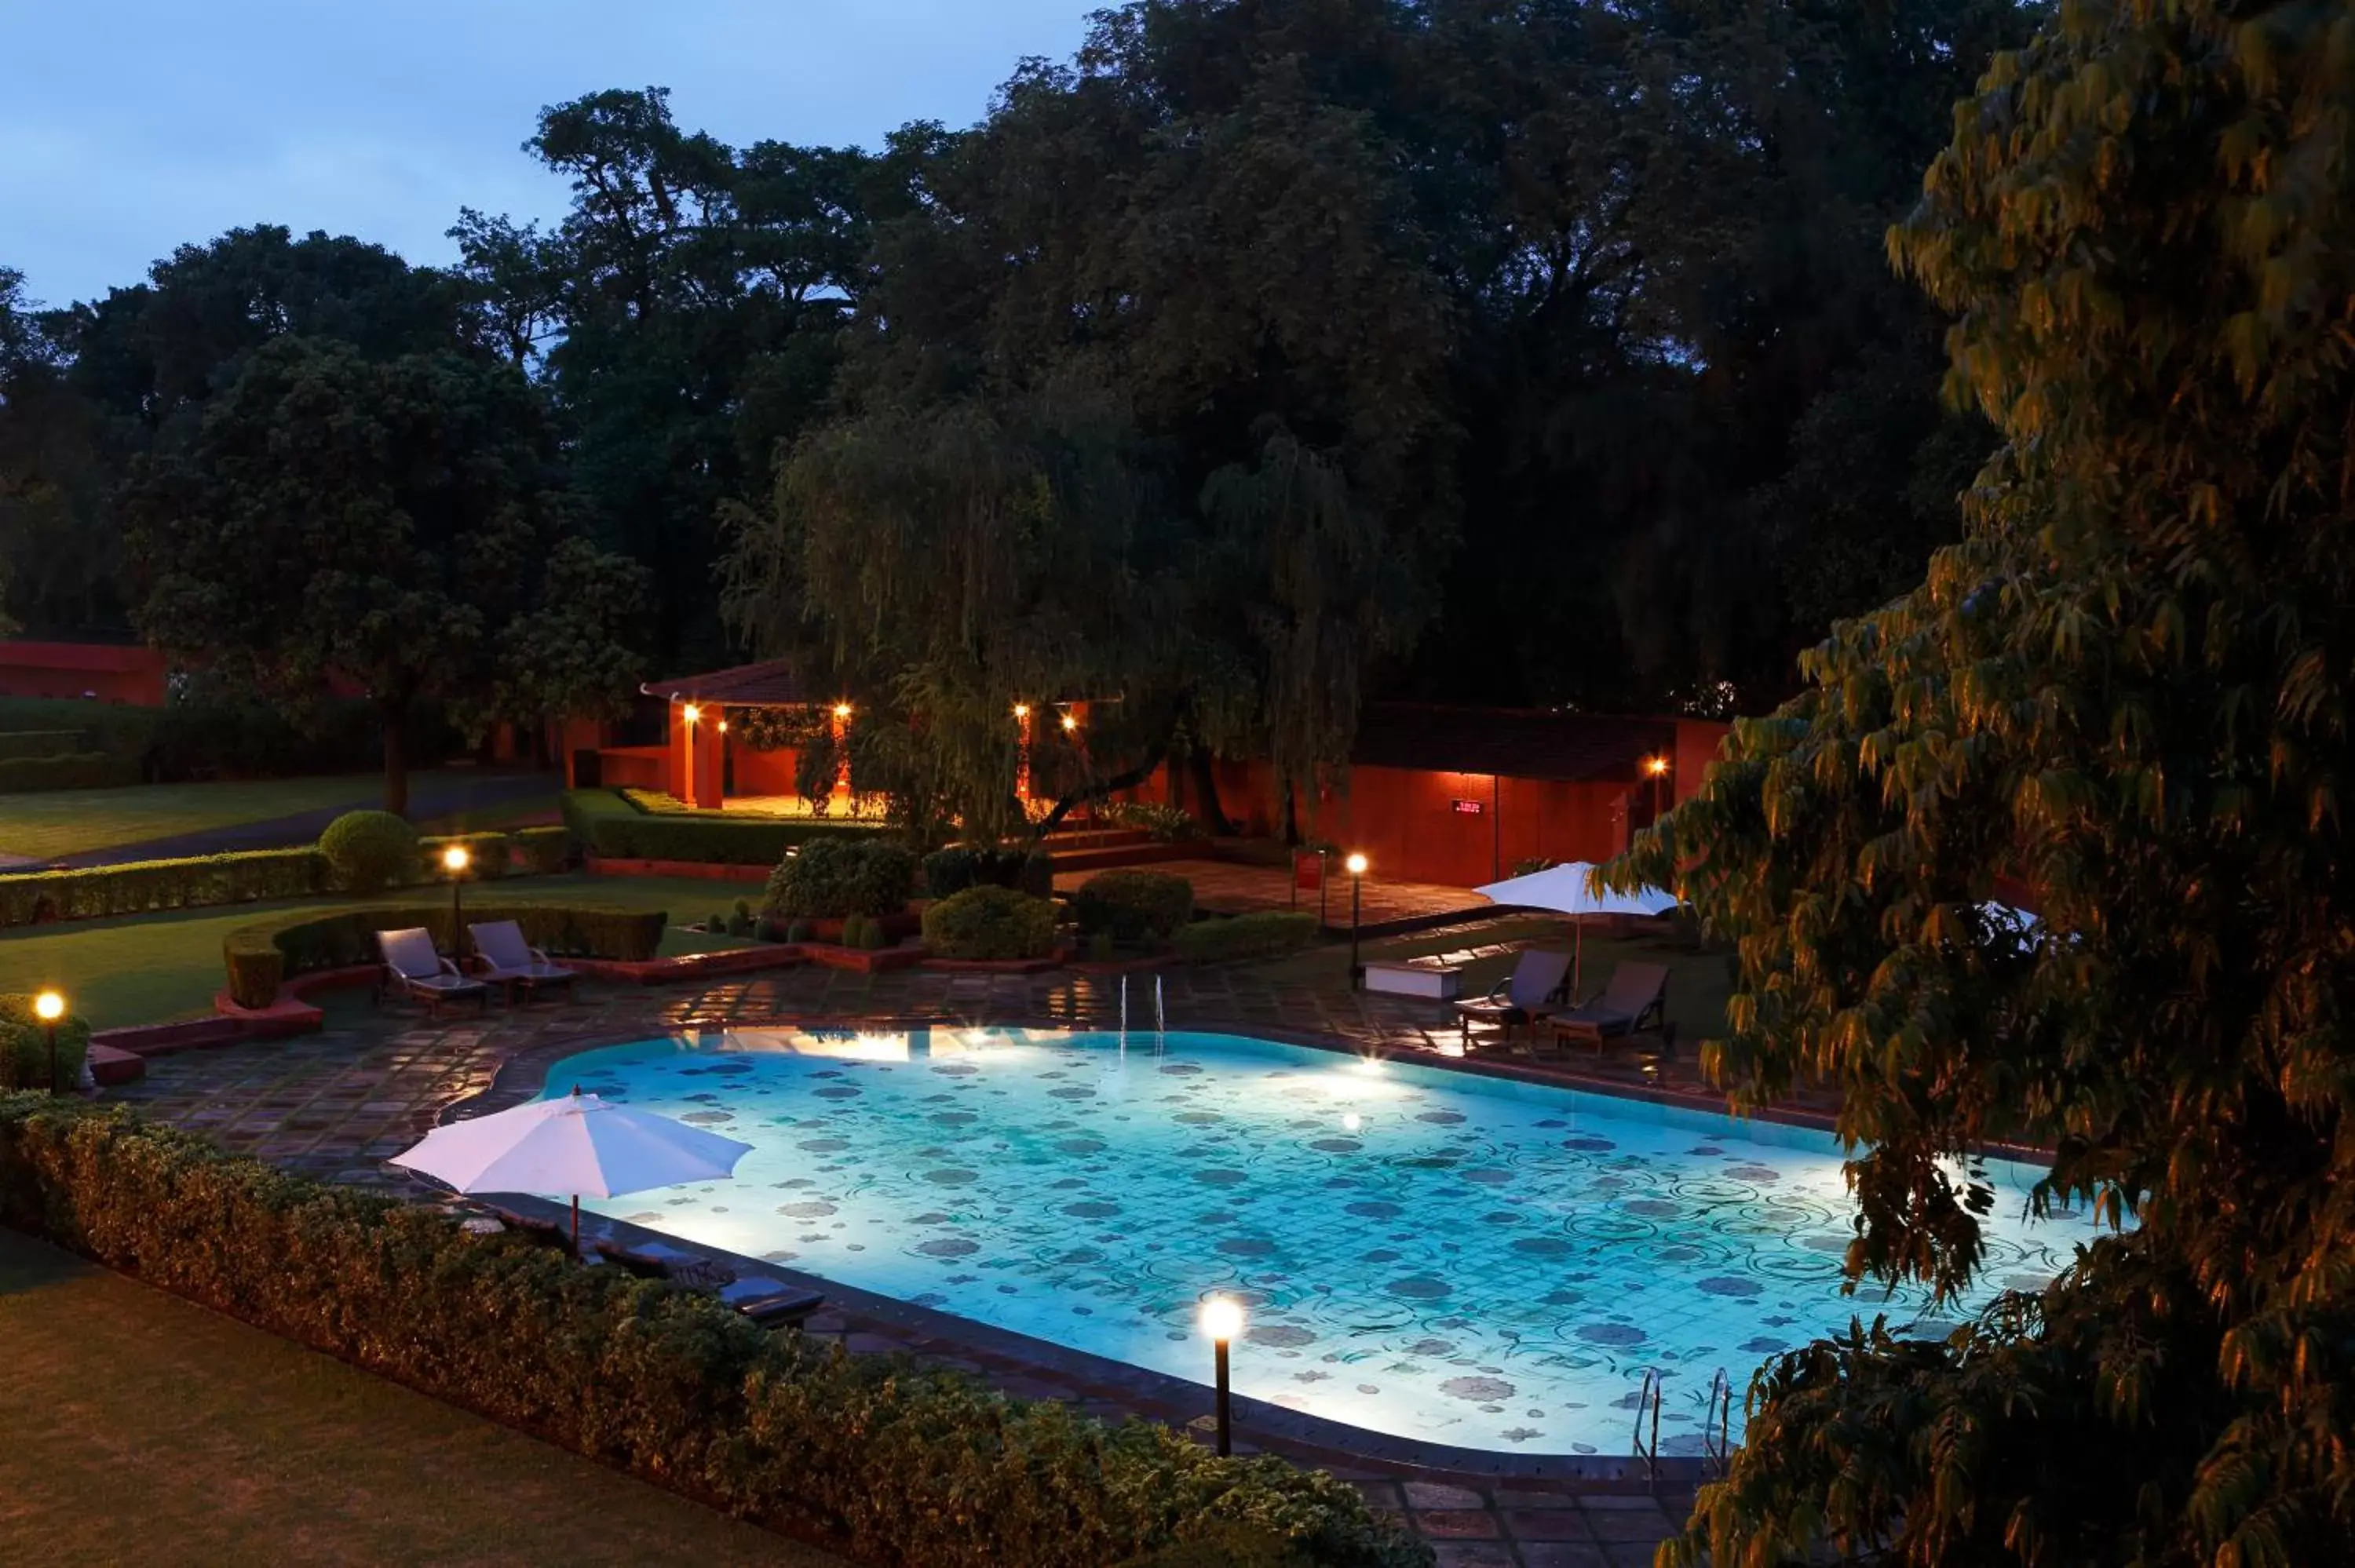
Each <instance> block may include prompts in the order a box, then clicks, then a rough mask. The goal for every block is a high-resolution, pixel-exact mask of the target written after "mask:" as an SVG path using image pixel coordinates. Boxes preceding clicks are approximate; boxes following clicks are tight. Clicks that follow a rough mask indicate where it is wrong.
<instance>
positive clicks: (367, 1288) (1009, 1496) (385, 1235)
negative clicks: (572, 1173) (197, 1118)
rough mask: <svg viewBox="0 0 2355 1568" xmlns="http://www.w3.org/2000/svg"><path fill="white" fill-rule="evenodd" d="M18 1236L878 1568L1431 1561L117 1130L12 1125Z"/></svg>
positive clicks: (1177, 1444)
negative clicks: (1203, 1560) (1205, 1547)
mask: <svg viewBox="0 0 2355 1568" xmlns="http://www.w3.org/2000/svg"><path fill="white" fill-rule="evenodd" d="M0 1224H10V1225H14V1226H17V1227H19V1228H22V1229H26V1230H28V1231H32V1232H35V1233H36V1234H45V1235H47V1236H48V1237H50V1238H51V1239H53V1240H55V1241H57V1242H59V1243H60V1244H62V1245H67V1246H69V1247H72V1248H74V1249H75V1250H77V1251H80V1252H83V1253H86V1254H87V1255H91V1256H92V1257H95V1258H97V1259H98V1260H99V1261H101V1262H102V1263H105V1264H107V1265H109V1266H112V1267H116V1268H120V1269H123V1270H124V1271H125V1272H127V1273H131V1274H134V1275H136V1276H138V1277H140V1278H142V1279H144V1280H146V1281H147V1282H148V1283H150V1284H152V1285H155V1286H159V1287H163V1288H165V1289H167V1290H171V1291H174V1292H176V1293H177V1294H179V1295H182V1296H186V1297H188V1298H191V1299H193V1300H197V1301H200V1302H203V1303H204V1304H206V1305H207V1306H209V1307H212V1308H216V1309H217V1310H219V1311H222V1312H226V1313H228V1314H229V1315H230V1316H231V1317H235V1318H238V1319H242V1320H244V1321H246V1322H249V1323H252V1324H255V1325H256V1326H258V1327H261V1328H263V1329H267V1330H271V1331H272V1332H273V1333H278V1334H282V1335H284V1336H286V1337H287V1338H289V1339H292V1340H297V1341H299V1342H301V1343H304V1344H306V1345H311V1346H313V1347H314V1348H316V1349H319V1350H322V1351H327V1352H329V1353H330V1354H333V1355H337V1356H340V1357H342V1358H344V1359H345V1360H346V1361H352V1362H355V1363H357V1365H360V1366H363V1367H366V1368H368V1369H369V1370H371V1371H374V1372H381V1373H383V1374H385V1375H387V1376H389V1377H392V1378H395V1379H397V1380H398V1381H400V1382H402V1383H407V1384H409V1385H410V1386H411V1387H414V1388H418V1389H421V1390H422V1391H424V1392H426V1393H432V1394H436V1395H439V1396H441V1397H442V1398H446V1399H450V1400H452V1401H453V1402H455V1403H458V1404H464V1405H466V1406H468V1407H469V1408H472V1409H475V1410H479V1411H481V1412H483V1413H485V1414H488V1415H490V1416H492V1417H494V1418H495V1419H497V1420H501V1421H506V1422H509V1423H512V1424H514V1425H517V1426H521V1427H523V1428H525V1429H527V1430H529V1431H533V1432H536V1433H538V1434H539V1435H541V1436H545V1437H547V1438H548V1439H549V1440H550V1441H552V1442H556V1443H559V1444H561V1445H563V1446H566V1447H569V1448H572V1449H575V1450H577V1451H579V1452H581V1453H583V1454H586V1455H589V1456H591V1457H593V1458H597V1459H600V1460H602V1461H605V1462H607V1463H610V1464H614V1465H618V1466H621V1467H625V1468H627V1469H630V1470H632V1471H634V1472H635V1473H637V1474H639V1475H642V1476H644V1477H645V1478H648V1479H650V1480H654V1481H656V1482H658V1483H660V1484H663V1485H665V1486H668V1487H671V1488H674V1489H677V1490H679V1491H682V1492H686V1493H687V1494H688V1495H690V1496H694V1497H698V1498H702V1499H706V1500H709V1501H710V1502H714V1503H717V1504H719V1505H720V1506H722V1507H725V1508H728V1509H730V1510H733V1511H735V1512H738V1513H741V1514H743V1515H747V1516H749V1517H752V1518H756V1519H761V1520H767V1521H771V1522H773V1523H778V1524H784V1525H788V1526H794V1527H799V1528H804V1529H808V1530H812V1531H817V1532H820V1533H822V1534H824V1535H826V1536H827V1537H830V1538H832V1539H834V1540H836V1541H837V1542H841V1543H842V1544H843V1545H844V1546H845V1547H846V1548H847V1550H848V1551H850V1552H853V1553H855V1554H856V1555H858V1557H860V1558H861V1559H863V1560H865V1561H868V1562H876V1563H925V1564H928V1565H934V1568H985V1565H989V1568H995V1565H997V1564H1004V1563H1023V1564H1025V1565H1026V1568H1099V1565H1101V1564H1103V1563H1117V1562H1121V1561H1123V1560H1124V1559H1127V1558H1131V1557H1135V1556H1137V1555H1139V1554H1142V1553H1146V1552H1156V1551H1158V1550H1160V1549H1162V1548H1164V1547H1167V1546H1170V1545H1173V1544H1177V1543H1180V1542H1188V1541H1194V1540H1198V1539H1216V1538H1220V1537H1222V1536H1223V1537H1226V1538H1228V1539H1235V1538H1236V1537H1234V1535H1233V1534H1232V1532H1233V1531H1237V1530H1238V1529H1243V1530H1248V1531H1256V1532H1263V1533H1264V1534H1267V1535H1272V1536H1273V1537H1275V1538H1277V1539H1278V1540H1280V1541H1282V1542H1286V1543H1288V1544H1289V1545H1290V1546H1291V1547H1292V1548H1293V1549H1294V1550H1295V1552H1297V1553H1298V1560H1299V1561H1301V1562H1304V1563H1311V1564H1330V1565H1332V1568H1424V1565H1427V1564H1428V1563H1430V1560H1431V1559H1430V1553H1429V1552H1428V1550H1427V1549H1426V1548H1424V1547H1423V1545H1422V1544H1421V1543H1420V1542H1414V1541H1412V1539H1411V1538H1409V1537H1408V1536H1406V1535H1405V1533H1404V1532H1403V1531H1401V1529H1400V1528H1399V1527H1398V1526H1396V1525H1395V1524H1392V1523H1391V1522H1389V1521H1386V1520H1380V1519H1378V1518H1376V1517H1375V1516H1374V1515H1373V1514H1372V1513H1371V1512H1370V1511H1369V1510H1368V1509H1367V1508H1366V1506H1365V1504H1364V1502H1363V1500H1362V1499H1359V1496H1358V1495H1357V1493H1356V1492H1355V1491H1354V1490H1352V1489H1350V1488H1349V1487H1348V1486H1347V1485H1346V1484H1345V1483H1343V1482H1341V1481H1338V1480H1336V1479H1334V1478H1332V1477H1330V1476H1327V1475H1323V1474H1321V1473H1317V1472H1310V1471H1301V1470H1295V1469H1294V1468H1293V1467H1290V1466H1288V1465H1285V1464H1284V1463H1283V1462H1282V1461H1280V1460H1275V1459H1250V1460H1236V1459H1220V1458H1217V1457H1213V1456H1211V1455H1210V1454H1209V1452H1208V1451H1207V1450H1205V1449H1203V1448H1202V1447H1201V1446H1199V1445H1198V1444H1195V1443H1192V1442H1190V1441H1188V1440H1187V1439H1185V1438H1183V1437H1181V1436H1177V1434H1175V1433H1173V1432H1171V1431H1169V1430H1168V1429H1167V1428H1166V1427H1161V1426H1157V1425H1145V1424H1141V1423H1130V1424H1128V1425H1123V1426H1120V1427H1117V1428H1107V1427H1105V1426H1103V1425H1100V1424H1098V1423H1095V1422H1092V1421H1089V1420H1086V1419H1085V1418H1083V1417H1081V1416H1078V1415H1075V1414H1072V1413H1071V1411H1069V1410H1068V1409H1067V1408H1065V1407H1064V1406H1062V1405H1060V1404H1054V1403H1051V1402H1048V1403H1039V1404H1028V1403H1024V1402H1020V1401H1016V1400H1010V1399H1007V1398H1004V1397H1002V1396H1000V1395H997V1394H994V1393H989V1392H987V1391H986V1390H984V1389H982V1388H980V1387H978V1386H977V1385H976V1384H975V1383H971V1382H969V1381H967V1380H964V1379H962V1378H959V1377H957V1376H955V1375H953V1374H950V1373H945V1372H927V1371H923V1370H920V1369H918V1368H916V1367H914V1366H912V1365H910V1364H907V1363H904V1362H887V1361H882V1360H880V1359H877V1358H868V1357H850V1356H847V1355H844V1354H843V1353H841V1352H840V1351H828V1350H822V1349H820V1348H818V1347H817V1346H815V1345H814V1344H812V1343H810V1342H808V1341H805V1340H803V1339H801V1338H800V1337H799V1336H798V1335H794V1334H774V1333H769V1332H765V1331H763V1330H760V1329H757V1328H755V1327H753V1326H752V1325H751V1324H750V1323H748V1322H745V1321H744V1320H743V1319H741V1318H739V1317H738V1316H737V1315H736V1314H735V1313H733V1312H732V1311H730V1310H729V1309H728V1308H725V1307H722V1306H720V1305H719V1303H718V1302H716V1301H713V1300H711V1299H709V1298H706V1297H702V1296H698V1295H695V1294H693V1293H690V1292H687V1291H684V1290H681V1289H678V1288H677V1287H672V1286H669V1285H666V1284H659V1283H655V1282H652V1281H643V1280H635V1279H631V1278H628V1277H622V1276H621V1275H619V1273H618V1271H616V1270H613V1269H610V1268H609V1269H585V1268H581V1267H579V1266H575V1265H572V1264H570V1262H568V1261H566V1260H564V1259H563V1258H562V1257H561V1256H560V1255H558V1254H556V1253H553V1252H551V1251H549V1249H546V1248H541V1247H534V1246H527V1245H520V1244H515V1243H510V1242H508V1241H506V1239H504V1238H501V1239H497V1240H492V1241H488V1242H485V1241H483V1240H478V1239H473V1238H468V1237H465V1236H463V1235H461V1234H459V1233H458V1232H457V1230H456V1228H455V1226H454V1225H453V1224H452V1223H451V1222H450V1221H449V1220H448V1219H447V1218H446V1217H443V1216H441V1215H438V1214H433V1213H427V1212H424V1211H422V1210H420V1209H416V1208H412V1207H406V1206H403V1205H400V1204H397V1203H393V1202H388V1201H386V1200H383V1199H380V1198H375V1197H370V1196H366V1195H362V1194H358V1193H354V1192H344V1191H339V1190H336V1189H332V1188H329V1187H326V1186H325V1185H323V1184H321V1183H318V1182H315V1181H309V1180H307V1179H304V1178H302V1177H297V1176H293V1175H288V1174H285V1173H283V1172H280V1171H273V1170H272V1169H270V1168H269V1167H267V1166H265V1165H262V1164H261V1163H259V1162H257V1161H254V1160H245V1159H238V1158H231V1157H229V1156H226V1155H223V1154H221V1153H220V1152H218V1150H213V1149H212V1148H210V1147H209V1146H208V1145H206V1144H203V1143H201V1142H200V1141H198V1140H197V1139H193V1138H189V1137H186V1136H185V1135H183V1134H180V1133H176V1132H174V1131H171V1130H169V1129H165V1128H156V1127H152V1126H148V1125H146V1124H144V1123H142V1122H140V1121H138V1120H137V1119H135V1118H133V1117H131V1116H129V1115H128V1114H126V1113H123V1112H121V1111H115V1112H111V1113H110V1112H101V1111H97V1110H94V1109H92V1108H91V1107H85V1106H81V1105H79V1104H76V1105H72V1106H69V1107H52V1106H51V1105H50V1104H49V1103H48V1101H47V1099H46V1098H45V1097H32V1096H19V1097H10V1098H0ZM1279 1560H1280V1561H1290V1559H1279Z"/></svg>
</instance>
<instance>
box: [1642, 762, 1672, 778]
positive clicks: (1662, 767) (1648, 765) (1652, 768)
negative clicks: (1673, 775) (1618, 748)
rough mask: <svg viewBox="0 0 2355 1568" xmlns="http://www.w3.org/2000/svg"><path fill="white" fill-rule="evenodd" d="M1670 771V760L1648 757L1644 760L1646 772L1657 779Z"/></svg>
mask: <svg viewBox="0 0 2355 1568" xmlns="http://www.w3.org/2000/svg"><path fill="white" fill-rule="evenodd" d="M1644 771H1645V772H1646V773H1648V774H1650V775H1651V776H1652V777H1653V778H1655V779H1657V778H1658V777H1659V776H1660V775H1661V774H1663V773H1666V772H1667V771H1668V758H1665V757H1647V758H1645V759H1644Z"/></svg>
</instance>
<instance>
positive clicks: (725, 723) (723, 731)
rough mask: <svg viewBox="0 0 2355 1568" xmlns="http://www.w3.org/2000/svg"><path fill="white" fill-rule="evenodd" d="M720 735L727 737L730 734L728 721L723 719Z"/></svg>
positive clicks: (720, 725)
mask: <svg viewBox="0 0 2355 1568" xmlns="http://www.w3.org/2000/svg"><path fill="white" fill-rule="evenodd" d="M719 733H720V734H722V735H726V734H727V733H728V721H727V720H726V719H721V720H720V721H719Z"/></svg>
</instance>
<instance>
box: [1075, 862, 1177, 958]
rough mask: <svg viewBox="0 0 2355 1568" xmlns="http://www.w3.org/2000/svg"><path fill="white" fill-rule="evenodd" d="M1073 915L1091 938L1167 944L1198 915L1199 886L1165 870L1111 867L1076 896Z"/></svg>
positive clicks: (1082, 885) (1088, 882)
mask: <svg viewBox="0 0 2355 1568" xmlns="http://www.w3.org/2000/svg"><path fill="white" fill-rule="evenodd" d="M1071 913H1072V914H1073V915H1075V916H1078V917H1079V922H1080V929H1081V930H1082V932H1084V933H1086V934H1087V935H1089V936H1093V935H1095V933H1097V932H1098V931H1109V932H1111V933H1112V935H1113V939H1114V941H1117V942H1131V943H1134V942H1166V941H1167V940H1168V939H1169V938H1170V937H1172V936H1173V935H1175V934H1176V933H1177V929H1178V928H1179V927H1182V926H1184V925H1185V924H1186V922H1188V920H1191V919H1192V918H1193V917H1194V885H1193V884H1192V883H1190V882H1188V881H1187V880H1186V879H1185V878H1184V877H1182V876H1177V875H1174V874H1171V873H1169V872H1166V871H1106V872H1100V873H1098V874H1096V875H1094V876H1092V877H1090V878H1088V879H1087V881H1085V882H1083V883H1082V884H1081V885H1080V890H1079V892H1077V893H1076V894H1074V895H1072V896H1071Z"/></svg>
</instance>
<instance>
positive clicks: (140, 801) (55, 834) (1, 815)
mask: <svg viewBox="0 0 2355 1568" xmlns="http://www.w3.org/2000/svg"><path fill="white" fill-rule="evenodd" d="M383 792H384V781H383V779H382V777H381V776H380V775H378V774H373V773H354V774H348V775H345V776H341V777H337V778H332V779H250V780H241V781H236V782H218V783H206V784H135V785H133V786H131V787H129V788H127V789H47V790H42V791H39V792H38V793H36V794H29V795H0V854H7V855H24V856H27V858H30V859H33V860H54V859H56V858H57V857H58V856H59V855H69V854H81V853H85V852H87V851H90V850H101V849H112V848H113V847H114V846H115V845H117V844H135V843H141V842H144V841H146V840H148V839H160V838H167V837H170V836H171V835H172V834H175V833H193V832H202V831H204V830H205V829H207V828H231V827H238V826H241V825H242V824H244V823H247V822H266V821H270V820H271V819H272V818H273V817H291V816H293V814H294V813H295V812H297V811H314V810H325V809H326V808H329V807H334V806H367V805H373V804H375V803H376V802H377V800H378V799H379V798H380V797H381V796H382V794H383Z"/></svg>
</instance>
